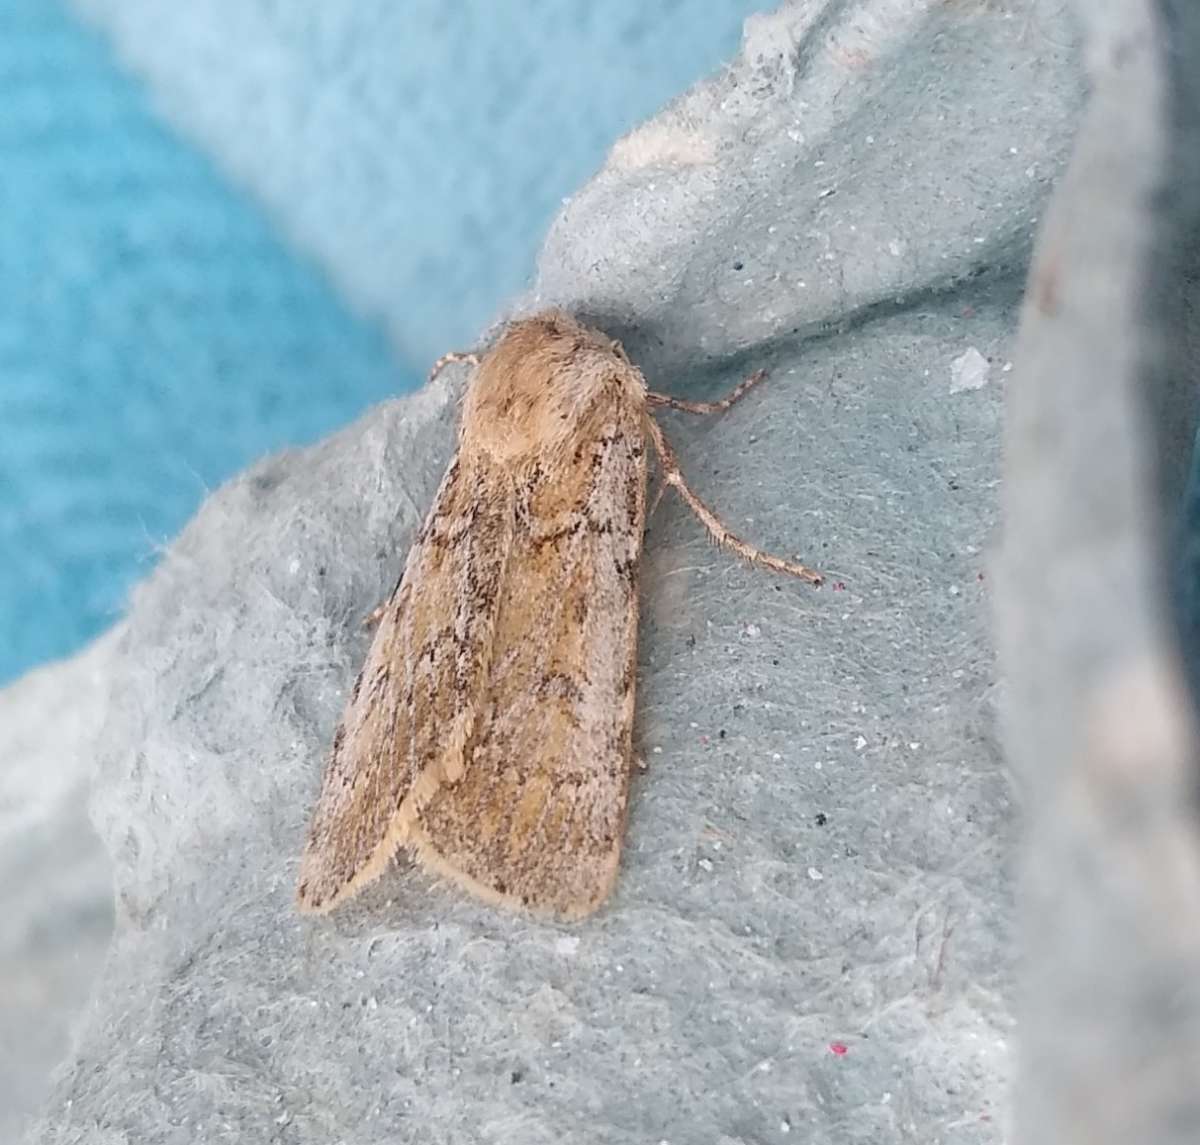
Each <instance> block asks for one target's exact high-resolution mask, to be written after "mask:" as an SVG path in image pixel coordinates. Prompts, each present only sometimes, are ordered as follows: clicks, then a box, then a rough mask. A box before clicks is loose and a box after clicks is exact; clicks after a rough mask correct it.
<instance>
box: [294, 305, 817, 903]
mask: <svg viewBox="0 0 1200 1145" xmlns="http://www.w3.org/2000/svg"><path fill="white" fill-rule="evenodd" d="M463 358H466V359H469V360H471V361H473V362H475V363H476V364H477V370H476V373H475V376H474V378H473V380H472V382H471V384H470V386H469V388H468V390H467V393H466V396H465V398H464V401H463V408H462V416H461V421H460V425H459V432H458V448H457V451H456V452H455V454H454V457H453V459H452V460H451V462H450V466H449V468H448V469H447V470H446V474H445V477H444V478H443V480H442V483H441V486H440V488H439V489H438V492H437V496H436V497H435V499H434V502H433V507H432V509H431V510H430V511H429V515H428V517H427V518H426V520H425V522H424V524H423V526H422V527H421V530H420V532H419V533H418V534H417V537H416V540H415V542H414V543H413V546H412V549H411V551H410V552H409V555H408V560H407V563H406V565H405V567H404V572H403V574H402V575H401V577H400V580H399V582H398V583H397V585H396V587H395V590H394V591H393V592H392V594H391V596H390V597H389V598H388V599H387V601H386V602H385V603H384V604H383V605H381V606H380V608H379V609H377V610H376V616H377V621H378V627H377V629H376V632H375V636H374V640H373V643H372V644H371V648H370V651H369V652H368V654H367V658H366V662H365V663H364V664H363V668H362V671H361V672H360V673H359V676H358V679H357V681H356V682H355V684H354V688H353V691H352V692H351V695H350V699H349V702H348V704H347V707H346V711H345V714H344V716H343V718H342V721H341V724H340V726H339V727H338V729H337V731H336V733H335V735H334V738H333V748H332V751H331V753H330V756H329V760H328V763H327V765H326V769H325V774H324V780H323V783H322V786H321V792H320V795H319V797H318V799H317V804H316V808H315V810H314V813H313V816H312V821H311V824H310V827H309V832H308V840H307V843H306V846H305V849H304V853H303V856H302V858H301V863H300V875H299V885H298V905H299V907H300V909H301V910H302V911H304V912H311V913H324V912H325V911H328V910H331V909H332V908H333V907H336V906H337V905H338V904H339V903H342V902H345V901H346V900H347V899H349V898H351V897H352V896H353V895H355V894H356V893H357V892H358V891H360V890H361V889H362V888H363V887H364V886H366V885H367V884H368V883H370V882H371V881H372V880H373V879H375V878H376V877H378V876H379V874H380V873H381V872H382V871H383V870H384V869H385V867H386V866H387V864H388V863H389V862H390V861H391V859H392V857H393V855H394V854H395V853H396V852H397V850H398V849H400V848H405V849H407V850H408V851H409V852H410V853H411V854H412V855H413V856H415V858H416V859H417V860H418V861H419V862H420V863H421V864H422V865H423V866H425V867H426V868H428V869H429V870H431V871H433V872H435V873H437V874H439V875H442V876H445V877H446V878H447V879H449V880H450V881H451V882H453V883H456V884H458V885H459V886H461V887H463V888H465V889H466V890H467V891H469V892H471V893H472V894H474V895H477V896H478V897H479V898H481V899H483V900H485V901H486V902H489V903H495V904H501V905H504V906H511V907H516V908H521V909H526V910H529V911H532V912H534V913H537V914H543V915H551V916H557V917H559V918H564V919H578V918H582V917H584V916H586V915H588V914H590V913H591V912H593V911H594V910H595V909H596V908H597V907H598V906H599V905H600V904H601V903H602V902H603V901H604V900H605V898H606V897H607V896H608V893H609V891H610V890H611V888H612V885H613V882H614V880H615V878H616V873H617V865H618V861H619V858H620V853H621V842H622V836H623V833H624V827H625V818H626V809H627V805H628V798H629V782H630V773H631V770H632V765H633V762H634V753H633V715H634V684H635V680H636V666H637V661H636V652H637V624H638V566H639V562H640V558H641V551H642V533H643V528H644V525H645V517H646V483H647V452H648V450H649V449H650V448H651V447H652V448H653V449H654V450H655V451H656V453H657V455H658V466H659V469H660V471H661V476H662V479H663V481H664V482H665V485H664V488H666V487H667V486H670V487H673V488H674V489H676V490H677V491H678V492H679V493H680V494H681V495H682V497H683V499H684V500H685V501H686V503H687V504H688V505H689V506H690V507H691V509H692V511H693V512H694V513H695V515H696V516H697V517H698V518H699V519H700V521H701V523H702V524H703V525H704V527H705V528H706V529H707V530H708V532H709V533H710V535H711V536H712V538H713V539H714V540H715V541H716V542H717V543H718V544H719V545H721V546H724V547H727V548H729V549H732V550H733V551H734V552H735V553H737V554H738V555H739V556H740V557H743V558H745V559H746V560H748V561H751V562H753V563H754V564H757V565H762V566H764V567H766V568H769V569H773V570H775V571H776V572H781V573H786V574H790V575H792V576H796V577H800V578H802V579H804V580H807V581H811V582H812V583H813V584H819V583H820V582H821V577H820V576H819V574H817V573H815V572H813V571H812V570H811V569H808V568H805V567H804V566H803V565H799V564H795V563H793V562H791V561H787V560H783V559H781V558H779V557H776V556H772V555H770V554H768V553H764V552H761V551H760V550H758V549H757V548H755V547H754V546H752V545H749V544H747V543H746V542H745V541H742V540H740V539H739V538H737V537H735V536H734V535H733V534H732V533H730V532H729V530H728V529H727V528H726V527H725V526H724V525H723V524H722V522H721V521H720V520H719V519H718V518H717V517H716V515H715V514H714V513H713V512H712V511H711V510H710V509H709V508H708V506H706V505H705V504H704V503H703V502H702V501H701V500H700V498H699V497H697V496H696V495H695V494H694V493H693V492H692V490H691V489H690V488H689V487H688V485H687V483H686V482H685V481H684V478H683V475H682V473H681V472H680V469H679V464H678V461H677V460H676V457H675V454H674V452H673V451H672V449H671V447H670V445H669V444H668V443H667V441H666V438H665V437H664V436H663V432H662V429H661V428H660V427H659V425H658V423H657V422H656V421H655V420H654V418H653V417H652V416H651V410H652V408H654V407H659V406H669V407H671V408H674V409H680V410H685V411H688V412H691V413H714V412H719V411H721V410H724V409H727V408H728V407H729V406H730V405H732V404H733V403H734V402H735V401H737V400H738V399H739V398H740V397H742V395H743V394H744V393H746V392H747V391H748V390H749V389H750V388H751V387H752V386H753V385H754V384H756V383H757V382H758V381H759V380H761V378H762V376H763V375H762V373H761V372H760V373H759V374H755V375H753V376H751V377H749V378H747V379H746V380H745V381H744V382H742V383H741V385H739V386H738V387H737V388H736V389H735V390H734V391H733V392H732V393H730V394H729V395H728V396H727V397H726V398H724V399H722V400H721V401H717V402H686V401H681V400H678V399H674V398H669V397H665V396H663V395H659V394H654V393H651V392H649V390H648V389H647V386H646V382H645V379H644V378H643V376H642V374H641V372H640V371H639V370H638V369H637V368H636V367H635V366H634V365H633V364H632V363H631V362H630V360H629V358H628V357H627V356H626V354H625V352H624V350H623V349H622V347H621V346H620V345H619V344H618V343H616V342H614V341H612V340H610V339H609V338H607V337H606V336H605V335H603V334H601V333H599V332H598V331H596V330H593V329H591V328H589V327H587V326H584V325H582V324H581V323H580V322H578V321H576V320H575V319H574V318H573V317H571V316H570V315H568V314H566V313H565V312H562V311H559V310H550V311H546V312H543V313H540V314H537V315H535V316H533V317H530V318H526V319H523V320H519V321H515V322H513V323H511V324H510V325H509V326H508V327H506V329H505V331H504V332H503V334H502V335H501V337H500V338H499V340H498V341H497V343H496V344H495V345H494V347H493V348H492V349H491V350H490V351H489V352H488V353H487V354H486V355H485V356H484V357H483V359H482V361H480V360H478V359H476V358H475V357H474V355H447V357H446V358H445V359H442V360H441V361H440V362H439V363H438V365H437V366H435V367H434V369H435V372H436V371H437V370H438V369H440V368H441V366H442V365H443V364H444V363H445V362H446V361H449V360H453V359H463Z"/></svg>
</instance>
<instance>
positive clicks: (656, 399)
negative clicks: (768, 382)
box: [646, 370, 767, 413]
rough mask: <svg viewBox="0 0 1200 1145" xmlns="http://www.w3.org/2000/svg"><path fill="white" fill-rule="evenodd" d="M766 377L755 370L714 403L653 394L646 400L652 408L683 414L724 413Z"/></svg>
mask: <svg viewBox="0 0 1200 1145" xmlns="http://www.w3.org/2000/svg"><path fill="white" fill-rule="evenodd" d="M766 376H767V371H766V370H755V371H754V373H752V374H751V375H750V376H749V377H748V378H745V379H743V380H742V381H740V382H738V384H737V385H736V386H734V387H733V389H732V390H730V391H729V393H727V394H726V395H725V396H724V397H723V398H718V399H717V401H715V402H687V401H684V400H683V399H682V398H673V397H670V396H669V395H667V394H655V393H648V394H647V395H646V400H647V401H648V402H649V403H650V404H651V405H652V406H666V407H667V408H668V409H677V410H683V412H684V413H724V412H725V411H726V410H727V409H728V408H729V407H730V406H731V405H733V403H734V402H736V401H738V400H739V399H740V398H743V397H745V396H746V394H747V393H749V392H750V390H751V389H753V388H754V387H755V386H757V385H758V383H759V382H761V381H762V380H763V378H765V377H766Z"/></svg>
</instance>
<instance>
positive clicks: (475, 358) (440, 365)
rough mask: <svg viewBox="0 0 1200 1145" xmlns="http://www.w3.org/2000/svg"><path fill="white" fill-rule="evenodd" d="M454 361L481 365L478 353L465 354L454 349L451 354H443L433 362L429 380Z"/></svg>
mask: <svg viewBox="0 0 1200 1145" xmlns="http://www.w3.org/2000/svg"><path fill="white" fill-rule="evenodd" d="M454 362H468V363H469V364H470V365H472V366H478V365H479V355H478V354H473V353H471V354H464V353H461V352H460V351H457V350H452V351H451V352H450V353H449V354H443V355H442V356H441V357H440V358H439V359H438V360H437V361H436V362H434V363H433V369H431V370H430V371H429V378H428V380H429V381H431V382H432V381H433V380H434V378H436V377H437V376H438V374H440V373H441V372H442V371H443V370H444V369H445V368H446V367H447V366H449V365H452V364H453V363H454Z"/></svg>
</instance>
